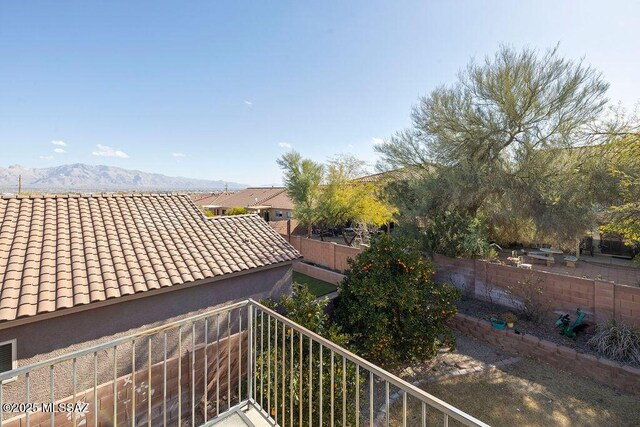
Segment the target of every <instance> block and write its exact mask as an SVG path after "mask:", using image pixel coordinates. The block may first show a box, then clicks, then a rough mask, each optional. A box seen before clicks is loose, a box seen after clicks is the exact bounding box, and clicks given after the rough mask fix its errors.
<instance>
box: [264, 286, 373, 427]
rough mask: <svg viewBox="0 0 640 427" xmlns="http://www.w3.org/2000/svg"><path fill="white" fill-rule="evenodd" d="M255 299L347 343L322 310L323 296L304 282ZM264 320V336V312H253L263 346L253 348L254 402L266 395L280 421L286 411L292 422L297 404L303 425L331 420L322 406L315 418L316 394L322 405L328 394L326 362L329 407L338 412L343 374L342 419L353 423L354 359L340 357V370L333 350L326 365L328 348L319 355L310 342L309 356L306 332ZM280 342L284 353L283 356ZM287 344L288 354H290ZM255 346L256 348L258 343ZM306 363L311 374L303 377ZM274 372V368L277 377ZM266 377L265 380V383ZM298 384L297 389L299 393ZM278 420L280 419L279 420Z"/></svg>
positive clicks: (337, 341) (343, 335) (302, 323)
mask: <svg viewBox="0 0 640 427" xmlns="http://www.w3.org/2000/svg"><path fill="white" fill-rule="evenodd" d="M261 303H262V304H264V305H266V306H267V307H269V308H271V309H272V310H274V311H277V312H278V313H280V314H282V315H284V316H286V317H287V318H288V319H290V320H292V321H294V322H296V323H298V324H299V325H301V326H304V327H305V328H307V329H310V330H311V331H313V332H315V333H317V334H319V335H321V336H323V337H324V338H327V339H329V340H331V341H332V342H334V343H335V344H338V345H340V346H343V347H345V346H347V344H348V337H347V335H345V334H344V333H342V332H341V331H340V328H339V327H338V326H336V325H335V324H332V323H330V322H329V320H328V316H327V315H326V314H325V308H326V306H327V303H328V300H327V299H326V298H324V299H321V300H316V297H315V296H314V295H313V294H311V292H309V290H308V289H307V287H306V286H298V285H296V286H295V287H294V292H293V294H292V295H290V296H282V297H281V298H280V300H278V301H272V300H266V301H261ZM263 322H264V323H263ZM270 323H271V326H270V332H271V335H270V336H269V320H268V318H267V317H266V316H264V317H260V315H258V318H257V319H256V333H257V334H258V337H257V340H258V343H261V342H262V343H264V345H263V346H261V347H259V348H263V351H262V352H259V353H258V355H257V359H256V376H257V390H256V393H255V396H256V400H257V402H259V403H260V402H262V403H264V405H265V409H267V408H266V406H267V402H268V401H269V399H270V402H271V408H269V410H268V411H269V413H271V414H272V416H274V417H275V415H276V414H277V417H278V422H279V424H281V425H288V423H289V421H290V420H291V419H292V418H291V417H293V419H294V420H296V421H295V423H297V419H298V410H299V408H300V406H302V409H303V415H304V416H303V419H304V420H305V421H306V424H305V425H312V424H313V425H315V424H325V425H328V424H329V423H330V422H331V411H329V410H325V411H323V415H322V418H323V419H322V422H320V420H319V419H317V418H318V417H319V414H320V407H319V405H320V400H322V401H323V402H324V404H325V405H328V403H327V402H329V401H330V399H331V391H332V390H331V377H332V369H331V366H333V378H334V384H335V388H334V390H333V393H334V405H335V406H334V413H335V414H342V410H343V408H342V402H343V399H342V394H343V388H342V385H343V380H344V383H345V386H346V387H345V389H344V392H345V394H346V396H345V397H346V401H347V405H346V408H345V409H346V413H347V414H348V415H347V423H348V425H354V424H355V413H356V410H355V402H354V399H353V396H355V387H356V367H355V365H354V364H353V363H351V362H348V363H346V364H345V365H344V366H346V369H345V370H344V372H343V360H342V357H341V356H339V355H335V356H334V361H333V362H334V363H333V365H332V360H331V351H330V350H329V349H328V348H324V351H323V353H322V359H321V358H320V347H319V345H318V344H314V345H313V349H312V351H313V355H312V358H311V362H310V359H309V345H310V344H309V339H308V338H304V337H301V336H300V334H299V333H297V332H295V331H294V330H292V329H291V328H290V327H287V326H286V325H283V324H282V323H279V324H278V327H277V331H276V326H275V322H274V321H273V320H272V321H271V322H270ZM283 327H284V331H283ZM283 333H284V335H283ZM261 334H262V336H261ZM301 341H302V342H301ZM268 342H270V343H271V351H269V350H268V345H267V343H268ZM283 348H284V351H285V356H286V357H283V353H282V350H283ZM292 349H293V357H292V356H291V351H292ZM300 349H302V352H300ZM256 350H258V351H259V349H256ZM276 355H277V357H276ZM320 360H322V378H321V377H320ZM310 365H311V366H310ZM309 368H311V379H310V378H309ZM283 371H284V372H286V378H285V380H286V386H285V388H284V391H283V390H282V381H283V376H282V373H283ZM276 372H277V373H278V374H277V377H276ZM362 380H363V379H361V381H362ZM320 382H322V399H320V396H319V393H320V387H319V384H320ZM261 383H262V384H263V386H262V387H260V384H261ZM269 383H270V384H271V386H270V387H269ZM361 383H362V382H361ZM309 384H313V390H312V395H311V396H309V388H308V387H309ZM301 385H302V393H300V387H301ZM283 396H284V400H283ZM310 397H311V405H312V410H313V414H314V415H313V416H314V420H313V422H308V421H309V420H307V418H308V415H307V414H308V407H309V400H310ZM291 399H293V406H290V405H289V403H290V401H291ZM276 402H277V404H276ZM283 420H284V421H285V422H284V423H283Z"/></svg>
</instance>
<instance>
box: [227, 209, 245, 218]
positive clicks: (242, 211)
mask: <svg viewBox="0 0 640 427" xmlns="http://www.w3.org/2000/svg"><path fill="white" fill-rule="evenodd" d="M246 213H247V210H246V209H245V208H242V207H236V208H231V209H227V212H226V213H225V215H227V216H230V215H244V214H246Z"/></svg>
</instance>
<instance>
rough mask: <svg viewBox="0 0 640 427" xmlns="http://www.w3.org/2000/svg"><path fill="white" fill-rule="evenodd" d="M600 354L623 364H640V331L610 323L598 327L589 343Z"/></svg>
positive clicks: (621, 324)
mask: <svg viewBox="0 0 640 427" xmlns="http://www.w3.org/2000/svg"><path fill="white" fill-rule="evenodd" d="M587 344H588V345H589V346H591V347H592V348H593V349H594V350H596V351H597V352H598V353H600V354H602V355H604V356H606V357H608V358H610V359H614V360H619V361H621V362H636V363H640V329H638V328H633V327H631V326H629V325H625V324H624V323H619V322H616V321H615V320H612V321H609V322H608V323H606V324H601V325H598V326H597V327H596V333H595V335H594V336H593V337H592V338H591V339H590V340H589V341H588V342H587Z"/></svg>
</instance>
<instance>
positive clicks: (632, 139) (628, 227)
mask: <svg viewBox="0 0 640 427" xmlns="http://www.w3.org/2000/svg"><path fill="white" fill-rule="evenodd" d="M608 158H609V159H611V162H610V163H609V164H610V171H611V174H612V175H613V176H614V177H615V178H617V179H618V182H619V185H620V192H619V194H620V197H619V199H618V200H615V201H613V204H612V205H611V206H610V208H609V209H608V211H607V221H608V223H607V224H606V225H605V226H603V227H601V231H602V232H605V233H617V234H620V235H621V236H623V237H624V238H626V239H628V243H629V244H636V245H640V133H633V134H629V135H627V136H626V137H624V138H622V139H618V140H615V141H614V142H613V143H612V144H611V147H610V154H609V156H608Z"/></svg>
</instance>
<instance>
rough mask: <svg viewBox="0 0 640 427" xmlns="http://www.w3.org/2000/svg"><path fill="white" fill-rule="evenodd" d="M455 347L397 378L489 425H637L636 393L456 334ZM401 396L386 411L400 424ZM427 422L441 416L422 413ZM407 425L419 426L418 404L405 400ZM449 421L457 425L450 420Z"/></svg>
mask: <svg viewBox="0 0 640 427" xmlns="http://www.w3.org/2000/svg"><path fill="white" fill-rule="evenodd" d="M457 340H458V345H457V349H456V350H455V351H453V352H450V353H441V354H439V355H438V356H437V357H436V358H434V359H433V360H431V361H429V362H428V363H426V364H424V365H422V366H421V367H419V368H416V367H414V368H407V369H405V370H404V371H403V373H402V376H403V378H404V379H405V380H408V381H409V382H412V383H415V384H417V385H418V387H420V388H422V389H423V390H425V391H427V392H429V393H430V394H432V395H434V396H436V397H438V398H440V399H442V400H444V401H445V402H448V403H450V404H451V405H453V406H456V407H458V408H459V409H461V410H463V411H465V412H467V413H468V414H470V415H472V416H474V417H476V418H478V419H480V420H481V421H484V422H486V423H488V424H490V425H493V426H640V397H638V396H634V395H629V394H625V393H622V392H619V391H617V390H615V389H613V388H611V387H607V386H605V385H602V384H600V383H597V382H595V381H593V380H591V379H589V378H586V377H582V376H579V375H575V374H573V373H570V372H565V371H562V370H560V369H557V368H555V367H553V366H550V365H547V364H544V363H540V362H537V361H533V360H530V359H527V358H515V357H513V356H512V355H509V354H505V353H501V352H499V351H496V350H495V349H493V348H492V347H490V346H487V345H486V344H484V343H481V342H479V341H476V340H473V339H471V338H467V337H465V336H463V335H459V334H458V335H457ZM401 409H402V399H398V400H397V401H396V402H395V403H394V404H393V405H392V409H391V421H392V423H391V424H392V425H401V418H400V416H401ZM427 413H428V417H427V418H428V419H427V425H432V424H440V423H441V422H442V414H440V413H436V412H435V411H433V410H431V411H428V412H427ZM408 414H409V418H408V420H407V421H408V424H407V425H421V416H422V408H421V405H420V403H419V402H417V401H412V399H409V401H408ZM449 425H451V426H455V425H460V424H458V423H456V422H455V421H454V420H450V422H449Z"/></svg>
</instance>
